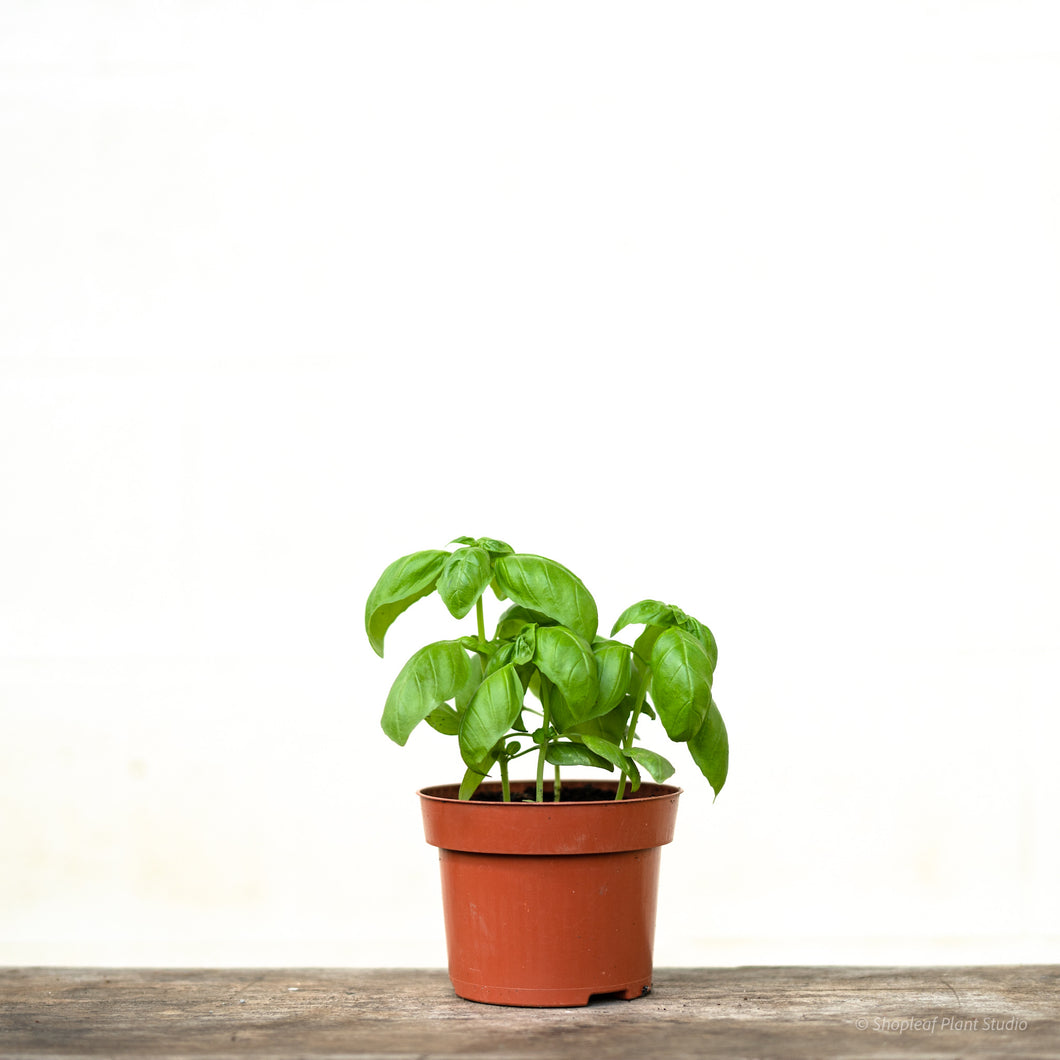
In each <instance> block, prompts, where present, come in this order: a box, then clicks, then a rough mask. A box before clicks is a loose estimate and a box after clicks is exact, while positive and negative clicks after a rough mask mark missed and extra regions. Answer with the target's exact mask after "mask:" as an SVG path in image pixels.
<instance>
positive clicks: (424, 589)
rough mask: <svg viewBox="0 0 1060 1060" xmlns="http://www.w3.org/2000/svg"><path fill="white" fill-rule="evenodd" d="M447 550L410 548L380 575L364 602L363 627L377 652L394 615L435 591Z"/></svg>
mask: <svg viewBox="0 0 1060 1060" xmlns="http://www.w3.org/2000/svg"><path fill="white" fill-rule="evenodd" d="M449 556H450V553H448V552H445V551H443V550H440V549H432V550H430V551H426V552H412V553H410V554H409V555H407V556H402V557H401V559H396V560H394V562H393V563H391V564H390V566H389V567H387V569H386V570H385V571H383V573H382V574H381V575H380V576H379V581H377V582H376V583H375V587H374V588H373V589H372V591H371V592H370V593H369V594H368V602H367V603H366V604H365V606H364V628H365V631H366V632H367V633H368V639H369V641H371V644H372V647H373V648H374V649H375V653H376V655H379V656H382V654H383V638H384V637H385V636H386V631H387V630H388V629H389V628H390V626H391V624H392V623H393V621H394V619H395V618H397V617H398V615H400V614H401V612H402V611H404V610H406V609H407V608H409V607H411V606H412V605H413V604H414V603H415V602H416V601H417V600H419V599H420V598H421V597H424V596H427V595H428V593H431V592H433V591H434V587H435V584H436V583H437V581H438V575H439V574H441V572H442V567H444V566H445V562H446V560H447V559H449Z"/></svg>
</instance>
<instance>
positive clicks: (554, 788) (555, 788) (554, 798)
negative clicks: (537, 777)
mask: <svg viewBox="0 0 1060 1060" xmlns="http://www.w3.org/2000/svg"><path fill="white" fill-rule="evenodd" d="M559 789H560V779H559V766H556V779H555V780H554V781H553V782H552V801H553V802H559Z"/></svg>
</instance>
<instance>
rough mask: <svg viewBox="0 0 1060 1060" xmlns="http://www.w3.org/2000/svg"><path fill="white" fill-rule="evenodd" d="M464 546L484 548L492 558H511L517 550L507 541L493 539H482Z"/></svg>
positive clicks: (468, 542) (467, 542)
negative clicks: (472, 545)
mask: <svg viewBox="0 0 1060 1060" xmlns="http://www.w3.org/2000/svg"><path fill="white" fill-rule="evenodd" d="M464 544H467V545H471V544H475V545H478V547H479V548H484V549H485V550H486V551H487V552H488V553H489V554H490V555H491V556H510V555H511V554H512V553H513V552H514V551H515V549H514V548H512V546H511V545H509V544H508V543H507V542H505V541H498V540H497V539H496V538H493V537H480V538H479V539H478V540H477V541H473V542H472V541H465V542H464Z"/></svg>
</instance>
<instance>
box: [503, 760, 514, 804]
mask: <svg viewBox="0 0 1060 1060" xmlns="http://www.w3.org/2000/svg"><path fill="white" fill-rule="evenodd" d="M501 798H503V799H504V801H505V802H511V801H512V790H511V788H510V787H509V786H508V759H507V758H506V757H505V756H504V755H501Z"/></svg>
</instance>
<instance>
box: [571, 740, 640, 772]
mask: <svg viewBox="0 0 1060 1060" xmlns="http://www.w3.org/2000/svg"><path fill="white" fill-rule="evenodd" d="M582 740H583V741H584V743H585V746H586V747H588V748H589V750H590V751H593V752H595V753H596V754H598V755H599V756H600V757H601V758H604V759H606V760H607V761H608V762H610V763H611V764H612V765H616V766H618V768H619V769H621V770H622V772H623V773H629V772H630V771H631V770H632V769H635V768H636V766H634V765H633V764H632V763H631V762H630V760H629V759H628V758H627V757H626V754H625V752H624V751H623V750H622V748H621V747H619V746H618V744H617V743H612V742H611V741H610V740H605V739H604V738H603V737H602V736H583V737H582Z"/></svg>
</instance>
